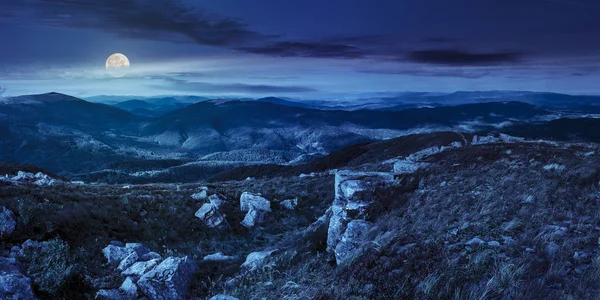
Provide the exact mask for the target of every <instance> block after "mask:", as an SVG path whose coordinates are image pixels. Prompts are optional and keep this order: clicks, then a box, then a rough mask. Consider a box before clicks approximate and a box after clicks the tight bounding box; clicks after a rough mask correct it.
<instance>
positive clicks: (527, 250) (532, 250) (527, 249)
mask: <svg viewBox="0 0 600 300" xmlns="http://www.w3.org/2000/svg"><path fill="white" fill-rule="evenodd" d="M525 252H529V253H535V249H534V248H530V247H527V248H525Z"/></svg>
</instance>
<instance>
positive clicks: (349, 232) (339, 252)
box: [335, 220, 373, 264]
mask: <svg viewBox="0 0 600 300" xmlns="http://www.w3.org/2000/svg"><path fill="white" fill-rule="evenodd" d="M372 226H373V224H371V222H367V221H364V220H352V221H350V222H349V223H348V225H347V227H346V231H345V232H344V235H342V238H341V239H340V241H339V243H338V244H337V245H336V246H335V260H336V262H337V263H338V264H344V263H346V262H347V261H349V260H351V258H352V254H353V253H354V251H355V250H357V249H358V248H359V247H360V245H361V240H360V237H361V236H362V235H363V234H365V233H366V232H367V231H368V230H369V229H370V228H371V227H372Z"/></svg>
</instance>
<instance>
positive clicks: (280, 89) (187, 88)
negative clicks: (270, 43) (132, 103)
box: [153, 78, 317, 94]
mask: <svg viewBox="0 0 600 300" xmlns="http://www.w3.org/2000/svg"><path fill="white" fill-rule="evenodd" d="M165 79H166V81H168V82H169V84H168V85H154V86H153V87H156V88H161V89H166V90H176V91H179V92H195V93H204V94H209V93H249V94H289V93H307V92H316V91H317V90H315V89H313V88H309V87H304V86H281V85H267V84H244V83H228V84H215V83H207V82H193V81H186V80H181V79H175V78H165Z"/></svg>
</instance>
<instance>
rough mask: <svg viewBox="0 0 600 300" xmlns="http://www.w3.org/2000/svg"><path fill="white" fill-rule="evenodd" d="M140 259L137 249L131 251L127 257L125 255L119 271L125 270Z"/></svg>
mask: <svg viewBox="0 0 600 300" xmlns="http://www.w3.org/2000/svg"><path fill="white" fill-rule="evenodd" d="M139 259H140V256H139V255H138V254H137V252H135V251H131V252H130V253H129V255H127V257H125V258H124V259H123V260H122V261H121V262H120V263H119V266H118V267H117V269H118V270H119V271H125V270H127V268H129V267H130V266H131V265H133V264H134V263H136V262H137V261H138V260H139Z"/></svg>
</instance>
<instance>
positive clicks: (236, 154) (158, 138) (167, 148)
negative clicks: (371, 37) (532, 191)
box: [0, 92, 597, 181]
mask: <svg viewBox="0 0 600 300" xmlns="http://www.w3.org/2000/svg"><path fill="white" fill-rule="evenodd" d="M498 93H499V94H498V95H496V94H495V93H494V92H485V93H468V94H464V95H463V94H452V95H442V96H440V95H436V94H423V93H421V94H417V93H413V94H410V95H404V98H403V99H404V100H403V101H405V102H404V103H405V104H406V103H409V102H408V101H407V100H406V99H415V97H417V98H422V99H427V101H426V102H427V103H437V102H440V103H441V102H443V103H446V105H443V106H433V107H421V108H405V109H400V108H399V107H398V106H397V105H396V106H390V107H387V108H386V109H376V110H374V109H370V110H366V109H361V110H335V109H322V108H321V109H318V108H315V107H309V106H311V105H314V104H310V102H309V104H306V105H303V104H298V103H297V102H294V101H288V100H284V99H279V98H263V99H258V100H253V101H249V100H210V99H206V98H198V97H197V98H185V97H184V98H182V97H179V98H177V97H175V98H169V97H163V98H155V99H152V100H148V99H144V100H130V101H125V102H120V103H115V104H113V105H108V104H101V103H92V102H88V101H85V100H82V99H79V98H75V97H71V96H68V95H63V94H58V93H49V94H42V95H30V96H20V97H12V98H4V99H1V100H0V116H2V118H0V137H1V139H0V146H1V147H0V160H1V161H6V162H12V163H27V164H35V165H38V166H41V167H44V168H46V169H48V170H50V171H52V172H55V173H57V174H60V175H62V176H67V177H72V178H84V179H90V178H93V179H94V180H102V178H105V177H107V176H109V177H118V178H120V179H119V180H124V181H127V180H134V179H135V180H147V179H148V180H152V179H151V178H152V177H156V176H158V177H157V178H164V177H167V176H166V175H165V174H169V172H171V171H176V170H178V171H177V172H184V171H185V172H186V173H189V174H193V175H190V176H188V177H189V178H190V180H193V179H198V178H207V177H210V176H212V175H214V174H215V173H218V172H221V171H224V170H227V169H230V168H232V167H237V166H241V165H252V164H263V163H275V164H297V163H301V162H306V161H307V160H308V161H309V160H312V159H314V158H316V157H319V156H322V155H324V154H327V153H330V152H332V151H335V150H338V149H340V148H342V147H345V146H348V145H352V144H357V143H361V142H370V141H377V140H385V139H390V138H394V137H398V136H402V135H406V134H410V133H418V132H433V131H440V130H453V131H462V132H499V131H500V132H508V133H512V134H515V135H527V136H532V137H538V136H540V137H545V138H560V139H571V138H576V139H582V140H585V139H590V138H594V136H593V133H591V132H589V130H580V131H581V134H579V135H572V134H570V135H567V134H563V135H560V134H559V133H560V130H556V131H554V130H547V129H545V128H546V127H548V126H550V127H549V128H553V127H556V126H558V127H560V126H561V125H557V124H562V123H568V124H570V126H572V127H581V126H583V127H585V126H587V124H588V123H590V122H591V123H594V122H595V119H592V118H588V119H578V120H575V121H569V120H557V119H560V118H561V117H565V116H568V117H571V118H573V117H578V116H579V117H581V116H587V115H582V114H591V113H594V112H595V109H596V108H597V106H596V98H595V97H587V96H566V95H556V94H540V93H524V94H511V95H512V96H514V97H515V99H521V100H527V101H526V102H535V103H537V104H538V106H536V105H533V104H531V103H526V102H518V101H499V102H492V101H491V100H492V99H496V100H498V99H505V98H506V97H505V96H506V95H507V94H506V93H501V92H498ZM494 95H496V96H494ZM439 97H443V98H444V99H446V100H444V101H446V102H444V101H440V98H439ZM182 99H183V100H182ZM451 99H455V100H451ZM460 99H462V100H460ZM475 99H479V100H482V99H487V100H489V101H482V102H478V103H468V102H473V101H475ZM196 100H197V101H198V102H196V103H193V104H191V103H186V101H188V102H189V101H196ZM182 101H183V102H182ZM447 101H450V102H447ZM392 102H394V101H392ZM456 102H467V104H459V105H449V104H452V103H456ZM396 103H398V102H394V104H396ZM581 120H588V121H581ZM549 121H550V122H549ZM561 122H562V123H561ZM580 123H581V124H580ZM571 129H572V128H571ZM571 129H570V131H569V132H577V131H576V130H575V131H573V130H571ZM160 174H162V176H159V175H160ZM140 178H142V179H140ZM149 178H150V179H149ZM154 180H158V179H156V178H155V179H154Z"/></svg>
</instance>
